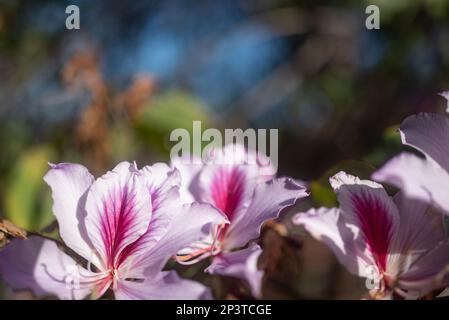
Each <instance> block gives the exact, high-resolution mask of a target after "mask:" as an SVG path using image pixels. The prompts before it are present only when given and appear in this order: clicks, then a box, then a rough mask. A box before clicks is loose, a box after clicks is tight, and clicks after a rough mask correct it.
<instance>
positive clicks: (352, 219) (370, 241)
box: [330, 172, 399, 271]
mask: <svg viewBox="0 0 449 320" xmlns="http://www.w3.org/2000/svg"><path fill="white" fill-rule="evenodd" d="M330 181H331V184H332V185H333V187H334V188H335V189H336V191H337V196H338V201H339V203H340V212H341V214H342V216H343V217H344V219H345V222H346V223H348V224H352V225H355V226H357V227H358V228H359V229H360V231H361V233H362V234H361V236H360V237H359V239H358V241H359V245H360V247H363V245H366V247H367V249H368V250H369V251H370V252H371V254H372V256H373V258H374V260H375V261H376V265H377V267H378V268H379V269H380V271H385V270H386V265H387V258H388V252H389V248H390V244H391V240H392V237H393V235H394V234H396V232H397V230H398V228H399V213H398V209H397V208H396V205H395V204H394V202H393V200H392V199H391V198H390V197H389V196H388V194H387V193H386V192H385V190H384V189H383V187H382V186H381V185H379V184H376V183H375V182H372V181H364V180H359V179H357V178H356V177H353V176H350V175H348V174H346V173H344V172H340V173H337V174H336V175H335V176H334V177H332V178H330ZM337 182H338V183H337Z"/></svg>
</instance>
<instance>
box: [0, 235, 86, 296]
mask: <svg viewBox="0 0 449 320" xmlns="http://www.w3.org/2000/svg"><path fill="white" fill-rule="evenodd" d="M0 273H1V274H2V277H3V279H4V280H5V281H6V283H8V285H9V286H10V287H12V288H13V289H15V290H27V289H30V290H32V291H33V293H34V294H35V295H36V296H38V297H44V296H49V295H55V296H57V297H58V298H60V299H83V298H84V297H86V296H87V295H88V294H89V293H90V292H91V291H92V286H91V285H83V284H81V285H80V282H83V281H84V275H86V274H87V275H91V273H89V272H88V271H87V270H85V269H83V268H81V267H80V266H79V265H78V264H77V263H76V262H75V260H73V259H72V258H71V257H69V256H68V255H67V254H65V253H64V252H62V251H61V250H60V249H59V248H58V247H57V245H56V243H55V242H53V241H50V240H45V239H43V238H39V237H35V236H31V237H29V238H28V239H26V240H21V239H15V240H13V241H12V242H11V243H10V244H9V245H8V246H7V247H6V248H4V249H3V250H2V251H0Z"/></svg>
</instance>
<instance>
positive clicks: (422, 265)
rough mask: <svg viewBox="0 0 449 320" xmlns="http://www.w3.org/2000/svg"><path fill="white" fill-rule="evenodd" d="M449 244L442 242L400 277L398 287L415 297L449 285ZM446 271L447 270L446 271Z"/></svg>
mask: <svg viewBox="0 0 449 320" xmlns="http://www.w3.org/2000/svg"><path fill="white" fill-rule="evenodd" d="M448 266H449V243H448V241H442V242H440V243H438V244H436V245H435V247H434V248H433V249H431V250H430V251H428V252H426V254H425V255H423V256H421V257H420V258H419V259H417V260H416V261H415V262H414V263H413V265H412V266H411V267H410V269H409V270H407V271H406V272H404V273H403V274H401V275H400V276H399V279H398V283H397V285H398V286H399V287H400V288H402V289H405V290H409V291H411V292H409V294H413V295H414V296H415V297H422V296H423V295H425V294H426V293H428V292H430V291H432V290H436V289H442V288H444V287H446V286H447V285H448V280H449V277H448V271H447V268H448ZM445 269H446V270H445Z"/></svg>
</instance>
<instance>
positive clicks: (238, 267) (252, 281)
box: [205, 244, 264, 298]
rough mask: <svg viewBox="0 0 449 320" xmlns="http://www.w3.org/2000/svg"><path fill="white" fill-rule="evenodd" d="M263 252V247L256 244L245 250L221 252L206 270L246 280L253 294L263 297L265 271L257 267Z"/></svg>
mask: <svg viewBox="0 0 449 320" xmlns="http://www.w3.org/2000/svg"><path fill="white" fill-rule="evenodd" d="M261 253H262V249H261V248H260V247H259V246H258V245H256V244H254V245H251V246H250V247H248V248H246V249H243V250H239V251H234V252H230V253H220V254H219V255H217V256H215V257H214V259H213V261H212V264H211V265H210V266H209V267H208V268H207V269H206V270H205V271H206V272H208V273H210V274H220V275H223V276H230V277H235V278H239V279H242V280H245V281H246V282H247V283H248V284H249V286H250V288H251V293H252V295H253V296H254V297H256V298H261V297H262V278H263V275H264V272H263V270H259V269H258V267H257V262H258V260H259V256H260V254H261Z"/></svg>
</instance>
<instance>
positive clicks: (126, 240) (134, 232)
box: [86, 162, 151, 269]
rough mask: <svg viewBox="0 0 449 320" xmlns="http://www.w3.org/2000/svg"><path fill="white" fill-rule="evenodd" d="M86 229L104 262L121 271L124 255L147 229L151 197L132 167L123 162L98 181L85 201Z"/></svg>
mask: <svg viewBox="0 0 449 320" xmlns="http://www.w3.org/2000/svg"><path fill="white" fill-rule="evenodd" d="M86 211H87V217H86V228H87V232H88V234H89V238H90V239H91V241H92V243H93V245H94V246H95V248H96V250H97V251H98V253H99V255H100V257H101V258H102V261H103V268H107V269H108V268H111V267H118V266H119V264H120V263H121V262H122V261H123V260H125V259H126V257H124V256H122V255H121V253H122V251H123V250H124V249H125V248H126V247H127V246H128V245H130V244H131V243H133V242H134V241H136V240H137V239H138V238H139V237H140V236H142V235H143V234H144V233H145V232H146V231H147V229H148V225H149V222H150V219H151V197H150V195H149V193H148V190H147V188H146V186H145V183H144V181H143V179H142V176H141V174H140V173H139V172H138V171H137V170H136V168H135V166H134V165H133V164H130V163H127V162H123V163H121V164H119V165H117V167H115V168H114V170H112V171H110V172H108V173H106V174H105V175H103V176H102V177H101V178H99V179H97V180H96V181H95V182H94V183H93V184H92V187H91V188H90V190H89V192H88V194H87V200H86Z"/></svg>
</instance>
